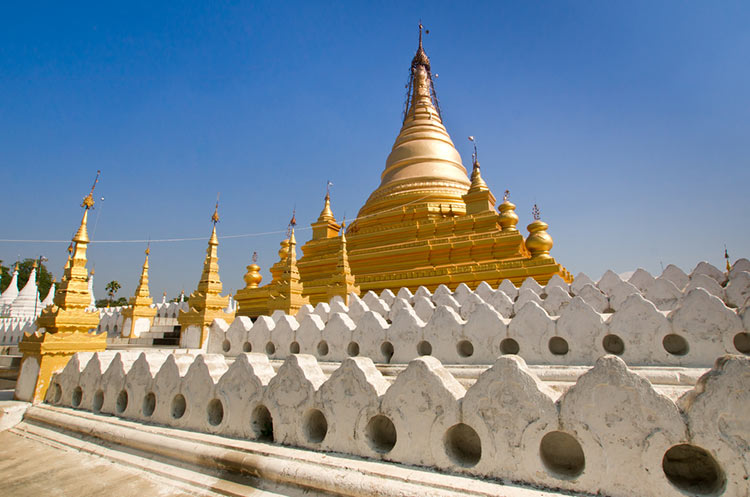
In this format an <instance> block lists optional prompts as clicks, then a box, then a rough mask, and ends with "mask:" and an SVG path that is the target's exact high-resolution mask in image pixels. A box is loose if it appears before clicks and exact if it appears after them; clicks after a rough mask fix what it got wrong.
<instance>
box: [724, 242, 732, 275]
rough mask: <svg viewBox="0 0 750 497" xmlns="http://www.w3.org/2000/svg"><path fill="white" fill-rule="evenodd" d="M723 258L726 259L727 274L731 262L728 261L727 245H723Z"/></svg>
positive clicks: (730, 268)
mask: <svg viewBox="0 0 750 497" xmlns="http://www.w3.org/2000/svg"><path fill="white" fill-rule="evenodd" d="M724 259H726V261H727V274H729V272H730V271H731V270H732V264H731V263H730V262H729V252H727V246H726V245H724Z"/></svg>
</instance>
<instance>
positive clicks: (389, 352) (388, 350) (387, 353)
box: [380, 342, 395, 364]
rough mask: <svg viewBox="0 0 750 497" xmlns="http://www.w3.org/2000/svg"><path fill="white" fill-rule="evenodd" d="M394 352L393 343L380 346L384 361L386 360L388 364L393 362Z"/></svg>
mask: <svg viewBox="0 0 750 497" xmlns="http://www.w3.org/2000/svg"><path fill="white" fill-rule="evenodd" d="M394 352H395V351H394V350H393V344H392V343H391V342H383V343H381V344H380V353H381V354H383V359H385V363H386V364H389V363H390V362H391V359H392V358H393V353H394Z"/></svg>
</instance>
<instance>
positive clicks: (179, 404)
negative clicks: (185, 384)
mask: <svg viewBox="0 0 750 497" xmlns="http://www.w3.org/2000/svg"><path fill="white" fill-rule="evenodd" d="M186 408H187V403H186V402H185V396H184V395H182V394H181V393H178V394H177V395H175V396H174V398H173V399H172V417H173V418H174V419H180V418H181V417H182V416H184V415H185V409H186Z"/></svg>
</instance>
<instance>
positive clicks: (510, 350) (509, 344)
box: [500, 338, 521, 355]
mask: <svg viewBox="0 0 750 497" xmlns="http://www.w3.org/2000/svg"><path fill="white" fill-rule="evenodd" d="M519 350H521V347H520V346H519V345H518V342H516V341H515V340H514V339H512V338H506V339H504V340H503V341H502V342H500V352H501V353H502V354H503V355H507V354H518V351H519Z"/></svg>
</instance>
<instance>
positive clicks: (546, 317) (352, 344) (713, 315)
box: [209, 259, 750, 367]
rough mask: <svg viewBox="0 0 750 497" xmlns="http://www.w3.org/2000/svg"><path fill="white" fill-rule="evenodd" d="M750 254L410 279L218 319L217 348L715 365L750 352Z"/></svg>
mask: <svg viewBox="0 0 750 497" xmlns="http://www.w3.org/2000/svg"><path fill="white" fill-rule="evenodd" d="M744 269H748V270H750V261H747V260H746V259H740V260H739V261H737V263H736V264H735V266H734V269H733V270H732V272H731V273H730V275H729V277H727V275H725V274H724V273H721V272H720V271H719V270H718V269H716V268H714V267H713V266H711V265H710V264H707V263H700V264H699V265H698V266H697V267H696V268H695V270H694V271H693V272H692V273H691V274H690V276H688V275H686V274H685V273H683V272H682V271H681V270H680V269H679V268H676V267H675V266H669V267H667V269H665V271H664V273H663V274H662V275H661V276H660V277H658V278H654V277H652V276H651V275H650V274H648V273H647V272H646V271H644V270H642V269H639V270H638V271H636V272H635V273H634V274H633V276H632V277H631V278H630V281H628V282H625V281H622V280H621V279H620V277H619V276H617V275H616V274H615V273H613V272H612V271H608V272H607V273H606V274H605V275H604V276H603V277H602V278H601V279H600V280H599V282H597V283H594V282H592V281H591V279H590V278H588V277H587V276H586V275H584V274H581V275H579V276H578V277H576V280H575V282H574V283H573V284H571V285H568V284H566V283H565V282H564V281H563V280H562V279H561V278H559V277H554V278H552V279H551V280H550V282H549V283H548V284H547V285H546V286H545V287H541V286H540V285H539V284H538V283H537V282H536V281H535V280H533V279H528V280H526V281H525V282H524V283H523V285H522V286H521V287H520V288H516V287H514V286H513V285H512V284H511V283H510V281H507V280H506V281H504V282H503V283H502V284H501V285H500V287H499V288H497V289H493V288H492V287H490V286H489V285H487V284H486V283H482V284H481V285H479V287H478V288H477V289H476V290H475V291H472V290H470V289H469V288H468V287H467V286H466V285H463V284H462V285H459V287H458V288H457V289H456V290H455V291H454V292H451V291H450V290H449V289H448V288H446V287H445V286H440V287H438V288H437V289H436V291H435V293H434V294H432V293H430V292H429V290H427V289H426V288H423V287H422V288H419V289H418V290H417V291H416V292H415V293H414V294H412V293H411V292H409V291H408V290H407V289H405V288H403V289H401V290H399V291H398V293H397V294H396V295H394V294H393V293H392V292H390V291H386V292H383V294H382V295H380V296H378V295H376V294H375V293H373V292H368V293H367V294H365V295H364V296H362V298H359V297H357V296H355V295H351V296H350V303H349V306H348V307H347V306H346V305H344V303H343V300H342V299H341V298H334V299H333V300H331V302H330V303H329V304H318V305H317V306H316V307H315V308H313V307H311V306H305V307H303V308H302V309H301V310H300V311H299V313H298V314H297V315H296V316H288V315H285V314H283V313H280V312H279V313H275V314H274V315H273V316H271V317H261V318H259V319H257V320H256V321H255V322H254V323H253V322H252V321H251V320H249V319H247V318H238V319H236V320H235V321H234V323H232V325H231V326H230V327H229V329H228V330H227V331H226V333H224V332H222V331H221V330H220V329H218V328H217V327H212V329H211V333H212V337H211V341H210V344H209V351H210V352H215V353H221V354H225V355H229V356H234V355H237V354H241V353H246V352H251V351H252V352H261V353H265V354H268V355H269V356H270V357H271V358H273V359H284V358H286V357H288V356H289V355H290V354H293V353H304V354H311V355H314V356H315V357H316V358H317V359H318V360H321V361H341V360H343V359H345V358H347V357H356V356H364V357H369V358H371V359H372V360H373V361H375V362H378V363H381V362H391V363H406V362H408V361H410V360H412V359H414V358H416V357H419V356H423V355H430V356H433V357H436V358H438V359H439V360H440V361H442V362H443V363H446V364H491V363H492V362H493V361H494V359H495V358H496V357H497V356H499V355H503V354H512V353H517V354H518V355H520V356H522V357H523V358H524V359H525V360H526V361H527V362H528V363H529V364H560V365H590V364H593V363H594V361H596V360H597V358H598V357H600V356H601V355H603V354H606V353H612V354H615V355H618V356H620V357H622V359H623V360H625V362H626V363H628V364H631V365H660V366H694V367H711V365H712V364H713V362H714V360H715V359H716V357H718V356H720V355H723V354H732V353H734V354H736V353H742V354H750V311H748V308H749V307H750V304H748V302H749V301H748V298H750V272H748V271H745V270H744Z"/></svg>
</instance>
